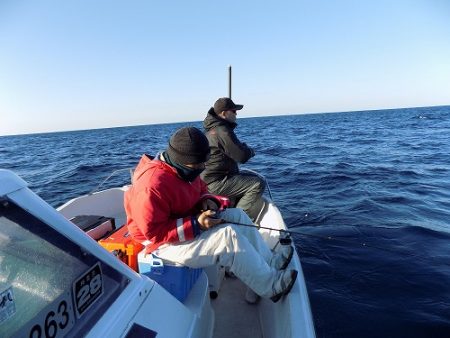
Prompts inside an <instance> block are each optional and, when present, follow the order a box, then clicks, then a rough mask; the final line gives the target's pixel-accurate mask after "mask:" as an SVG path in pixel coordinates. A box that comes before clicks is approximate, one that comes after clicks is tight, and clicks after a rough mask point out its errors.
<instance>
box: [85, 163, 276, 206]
mask: <svg viewBox="0 0 450 338" xmlns="http://www.w3.org/2000/svg"><path fill="white" fill-rule="evenodd" d="M133 169H134V168H133V167H129V168H122V169H117V170H114V171H113V172H112V173H111V174H110V175H109V176H108V177H106V178H105V179H104V180H103V181H102V182H100V184H99V185H97V186H96V187H95V188H94V189H93V190H92V191H91V192H89V195H92V194H94V193H96V192H98V191H100V188H101V187H103V186H104V185H105V184H106V182H108V181H109V180H110V179H111V178H112V177H113V176H115V175H116V174H118V173H121V172H124V171H128V172H129V173H130V182H131V183H133V172H134V170H133ZM241 172H242V173H251V174H253V175H256V176H258V177H260V178H261V179H262V180H264V182H266V189H267V192H268V193H269V197H270V199H271V200H272V201H273V196H272V191H271V190H270V185H269V182H268V181H267V179H266V178H265V177H264V176H263V175H261V174H260V173H258V172H257V171H254V170H251V169H247V168H245V169H241Z"/></svg>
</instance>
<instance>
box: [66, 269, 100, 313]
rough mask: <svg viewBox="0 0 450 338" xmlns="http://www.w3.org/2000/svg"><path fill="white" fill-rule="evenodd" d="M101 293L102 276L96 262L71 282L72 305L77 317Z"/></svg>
mask: <svg viewBox="0 0 450 338" xmlns="http://www.w3.org/2000/svg"><path fill="white" fill-rule="evenodd" d="M102 294H103V276H102V270H101V268H100V263H99V262H97V264H95V265H94V266H93V267H92V268H90V269H89V270H88V271H86V272H85V273H84V274H83V275H82V276H80V277H79V278H78V279H77V280H76V281H75V282H74V283H73V297H74V307H75V313H76V315H77V318H80V317H81V316H82V315H83V313H84V312H85V311H86V310H87V309H89V308H90V307H91V306H92V304H94V303H95V301H96V300H97V299H98V298H99V297H100V296H101V295H102Z"/></svg>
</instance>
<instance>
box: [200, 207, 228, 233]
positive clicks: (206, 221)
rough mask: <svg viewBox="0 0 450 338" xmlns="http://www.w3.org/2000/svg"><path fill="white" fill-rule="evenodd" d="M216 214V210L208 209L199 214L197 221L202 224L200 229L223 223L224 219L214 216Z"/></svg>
mask: <svg viewBox="0 0 450 338" xmlns="http://www.w3.org/2000/svg"><path fill="white" fill-rule="evenodd" d="M215 215H216V212H215V211H214V210H206V211H203V212H202V213H201V214H200V215H198V217H197V221H198V224H199V225H200V229H202V230H208V229H211V228H212V227H214V226H216V225H217V224H220V223H223V219H220V218H214V216H215Z"/></svg>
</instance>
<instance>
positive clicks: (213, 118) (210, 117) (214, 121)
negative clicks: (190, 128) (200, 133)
mask: <svg viewBox="0 0 450 338" xmlns="http://www.w3.org/2000/svg"><path fill="white" fill-rule="evenodd" d="M219 126H224V127H227V128H230V129H234V128H236V127H237V123H234V122H229V121H227V120H225V119H222V118H220V117H219V116H217V114H216V113H215V112H214V108H213V107H211V108H210V109H209V110H208V113H207V114H206V117H205V119H204V120H203V127H204V128H205V130H206V131H209V130H211V129H213V128H216V127H219Z"/></svg>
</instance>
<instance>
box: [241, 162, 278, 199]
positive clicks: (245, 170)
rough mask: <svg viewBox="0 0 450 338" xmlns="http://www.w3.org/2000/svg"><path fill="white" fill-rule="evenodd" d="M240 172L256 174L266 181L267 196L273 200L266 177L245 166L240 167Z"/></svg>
mask: <svg viewBox="0 0 450 338" xmlns="http://www.w3.org/2000/svg"><path fill="white" fill-rule="evenodd" d="M240 172H241V173H251V174H253V175H256V176H258V177H259V178H261V179H262V180H264V182H266V189H267V192H268V193H269V197H270V199H271V200H272V201H273V197H272V191H271V190H270V186H269V181H267V179H266V178H265V177H264V176H263V175H261V174H260V173H258V172H257V171H254V170H251V169H247V168H245V169H240Z"/></svg>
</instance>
